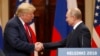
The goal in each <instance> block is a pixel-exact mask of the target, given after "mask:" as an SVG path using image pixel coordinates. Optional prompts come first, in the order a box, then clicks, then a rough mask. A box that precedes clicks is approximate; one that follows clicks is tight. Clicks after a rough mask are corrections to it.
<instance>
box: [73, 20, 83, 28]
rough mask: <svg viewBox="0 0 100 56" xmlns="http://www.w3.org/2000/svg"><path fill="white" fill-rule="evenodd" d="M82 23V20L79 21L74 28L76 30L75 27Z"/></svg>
mask: <svg viewBox="0 0 100 56" xmlns="http://www.w3.org/2000/svg"><path fill="white" fill-rule="evenodd" d="M81 23H82V21H79V22H77V23H76V24H75V25H74V27H73V29H74V30H75V29H76V28H77V27H78V25H79V24H81Z"/></svg>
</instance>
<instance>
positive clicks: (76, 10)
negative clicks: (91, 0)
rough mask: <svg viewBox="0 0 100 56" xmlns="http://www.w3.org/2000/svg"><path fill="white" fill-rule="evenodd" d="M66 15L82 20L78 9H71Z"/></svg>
mask: <svg viewBox="0 0 100 56" xmlns="http://www.w3.org/2000/svg"><path fill="white" fill-rule="evenodd" d="M68 13H69V14H70V15H71V16H75V17H76V18H77V19H82V13H81V11H80V9H78V8H71V9H69V10H68Z"/></svg>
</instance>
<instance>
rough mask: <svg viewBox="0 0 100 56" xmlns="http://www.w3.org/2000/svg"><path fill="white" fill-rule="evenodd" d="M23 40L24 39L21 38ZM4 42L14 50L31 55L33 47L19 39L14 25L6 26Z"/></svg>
mask: <svg viewBox="0 0 100 56" xmlns="http://www.w3.org/2000/svg"><path fill="white" fill-rule="evenodd" d="M23 38H24V37H23ZM4 40H5V41H7V42H8V43H9V44H10V45H11V46H12V47H13V48H15V49H16V50H20V51H24V52H28V53H31V52H33V50H34V45H33V44H30V43H28V42H27V41H26V42H25V41H23V40H21V39H20V35H19V31H18V29H17V27H16V26H15V25H12V24H7V26H6V28H5V32H4Z"/></svg>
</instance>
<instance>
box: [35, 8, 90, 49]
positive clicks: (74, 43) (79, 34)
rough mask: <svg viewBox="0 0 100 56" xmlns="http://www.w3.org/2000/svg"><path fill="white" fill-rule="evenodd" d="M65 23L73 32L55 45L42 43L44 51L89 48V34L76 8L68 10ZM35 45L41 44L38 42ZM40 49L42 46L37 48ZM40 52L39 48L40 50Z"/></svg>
mask: <svg viewBox="0 0 100 56" xmlns="http://www.w3.org/2000/svg"><path fill="white" fill-rule="evenodd" d="M66 21H67V22H68V24H69V25H70V26H72V27H73V30H72V32H71V33H69V35H68V36H67V38H65V39H64V40H62V41H60V42H55V43H44V44H43V45H44V49H55V48H58V47H67V48H81V47H91V34H90V31H89V29H88V28H87V27H86V26H85V25H84V23H83V22H82V14H81V11H80V10H79V9H78V8H72V9H69V10H68V12H67V14H66ZM36 44H37V45H39V44H42V43H40V42H37V43H36ZM38 47H42V46H38ZM40 50H41V48H40Z"/></svg>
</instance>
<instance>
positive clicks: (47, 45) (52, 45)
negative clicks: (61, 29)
mask: <svg viewBox="0 0 100 56" xmlns="http://www.w3.org/2000/svg"><path fill="white" fill-rule="evenodd" d="M66 39H67V38H66ZM66 39H64V40H62V41H59V42H54V43H52V42H50V43H44V48H45V49H56V48H59V47H64V46H65V45H66V41H67V40H66Z"/></svg>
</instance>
